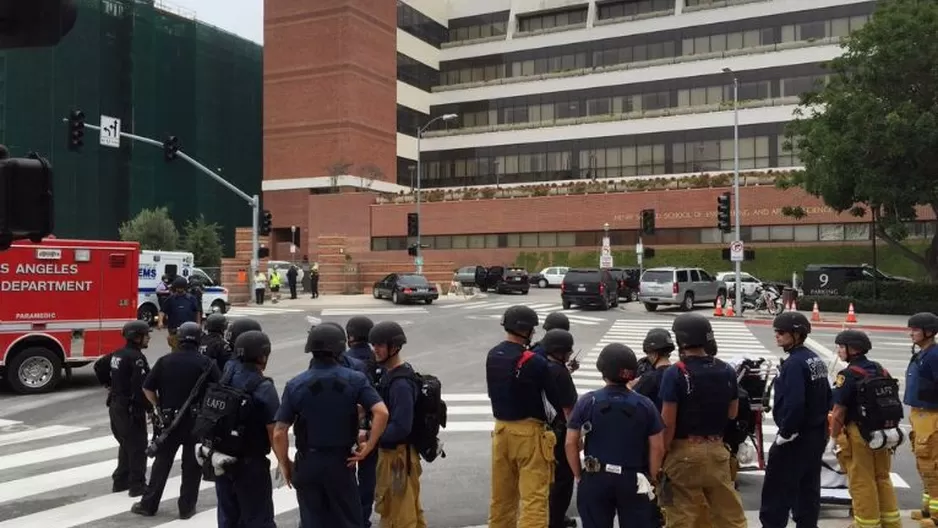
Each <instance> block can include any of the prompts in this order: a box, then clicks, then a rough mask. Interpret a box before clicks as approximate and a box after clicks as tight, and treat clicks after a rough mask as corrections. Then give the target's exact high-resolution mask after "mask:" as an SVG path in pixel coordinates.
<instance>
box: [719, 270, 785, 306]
mask: <svg viewBox="0 0 938 528" xmlns="http://www.w3.org/2000/svg"><path fill="white" fill-rule="evenodd" d="M716 278H717V280H719V281H723V282H724V283H725V284H726V292H727V294H728V295H729V296H730V298H731V299H732V298H733V292H735V291H736V272H735V271H721V272H719V273H717V274H716ZM739 279H740V282H741V283H742V285H743V286H742V288H743V295H749V296H751V295H753V294H754V293H755V292H756V290H757V289H759V286H760V285H765V286H773V287H774V288H775V289H777V290H778V291H779V292H782V291H784V290H785V288H790V287H791V284H787V283H784V282H779V281H764V280H762V279H760V278H758V277H755V276H753V275H750V274H749V273H746V272H745V271H742V272H740V273H739Z"/></svg>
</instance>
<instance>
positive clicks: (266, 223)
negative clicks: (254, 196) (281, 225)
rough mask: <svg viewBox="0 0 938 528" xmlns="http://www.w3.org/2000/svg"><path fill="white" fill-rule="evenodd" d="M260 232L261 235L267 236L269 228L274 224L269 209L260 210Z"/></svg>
mask: <svg viewBox="0 0 938 528" xmlns="http://www.w3.org/2000/svg"><path fill="white" fill-rule="evenodd" d="M260 224H261V225H260V234H261V235H262V236H267V235H269V234H270V231H271V229H273V225H274V215H272V214H270V211H268V210H267V209H264V210H263V211H262V212H261V222H260Z"/></svg>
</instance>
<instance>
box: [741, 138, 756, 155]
mask: <svg viewBox="0 0 938 528" xmlns="http://www.w3.org/2000/svg"><path fill="white" fill-rule="evenodd" d="M739 157H740V158H754V157H756V138H739Z"/></svg>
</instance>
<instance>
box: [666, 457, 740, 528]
mask: <svg viewBox="0 0 938 528" xmlns="http://www.w3.org/2000/svg"><path fill="white" fill-rule="evenodd" d="M664 473H665V475H667V478H668V486H669V488H670V491H669V495H670V499H671V500H670V501H668V500H662V501H661V507H662V508H663V509H664V514H665V519H666V521H667V526H668V528H699V527H701V526H710V525H711V523H712V526H717V527H719V528H746V515H745V513H744V512H743V505H742V502H741V501H740V498H739V494H738V493H736V490H735V489H734V488H733V481H732V480H731V479H730V452H729V450H728V449H727V448H726V446H724V445H723V441H722V439H714V440H712V441H705V440H697V439H694V440H689V439H675V440H674V442H673V443H672V444H671V451H670V452H669V453H668V455H667V457H666V458H665V460H664ZM705 516H708V517H709V519H707V518H706V517H705ZM707 520H709V523H706V524H704V523H705V522H706V521H707Z"/></svg>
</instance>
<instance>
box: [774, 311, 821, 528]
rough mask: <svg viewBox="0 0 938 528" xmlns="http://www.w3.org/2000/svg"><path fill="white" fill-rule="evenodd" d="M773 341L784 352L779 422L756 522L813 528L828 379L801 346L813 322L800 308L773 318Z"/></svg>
mask: <svg viewBox="0 0 938 528" xmlns="http://www.w3.org/2000/svg"><path fill="white" fill-rule="evenodd" d="M772 326H773V327H774V328H775V342H776V344H778V346H779V347H781V348H782V350H784V351H785V352H786V353H787V354H788V358H787V359H784V360H783V361H782V364H781V366H780V367H779V372H778V376H776V378H775V385H774V388H773V390H774V391H775V394H774V406H773V408H772V417H773V418H774V419H775V424H776V425H777V426H778V434H777V435H776V437H775V443H774V444H772V447H771V448H770V449H769V457H768V463H767V464H766V468H765V482H764V484H763V485H762V507H761V508H760V509H759V520H760V521H762V526H763V527H764V528H783V527H785V526H788V519H789V515H791V517H792V518H793V519H794V520H795V524H797V525H798V526H799V527H801V526H805V527H808V526H810V527H815V526H817V523H818V517H819V516H820V512H821V457H822V456H823V455H824V451H825V450H826V449H827V440H828V425H827V413H828V412H829V411H830V409H831V382H830V379H829V377H828V373H827V365H826V364H825V363H824V360H823V359H821V358H820V357H818V355H817V354H816V353H815V352H814V351H812V350H811V349H809V348H808V347H806V346H805V345H804V342H805V339H807V337H808V334H810V333H811V323H810V322H809V321H808V319H807V317H805V316H804V315H803V314H801V313H798V312H785V313H783V314H780V315H778V316H777V317H775V320H774V321H773V323H772Z"/></svg>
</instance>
